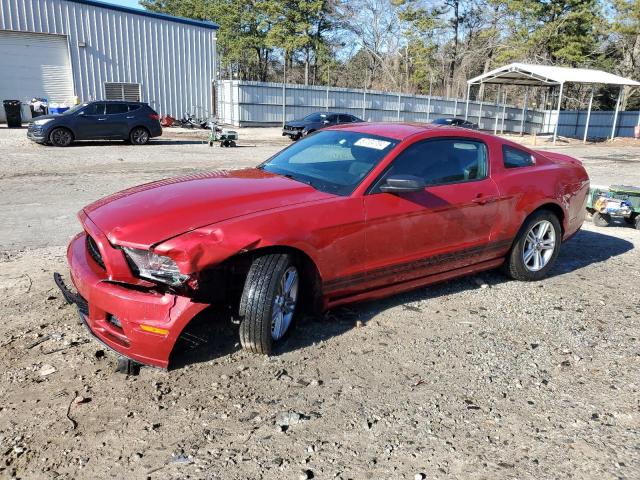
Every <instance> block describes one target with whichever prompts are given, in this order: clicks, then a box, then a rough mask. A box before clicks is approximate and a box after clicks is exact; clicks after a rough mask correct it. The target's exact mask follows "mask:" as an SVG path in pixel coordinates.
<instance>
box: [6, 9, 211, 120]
mask: <svg viewBox="0 0 640 480" xmlns="http://www.w3.org/2000/svg"><path fill="white" fill-rule="evenodd" d="M217 28H218V26H217V25H216V24H214V23H210V22H202V21H197V20H190V19H185V18H179V17H172V16H169V15H163V14H159V13H152V12H148V11H145V10H135V9H131V8H125V7H120V6H117V5H110V4H107V3H102V2H96V1H90V0H0V101H1V100H5V99H16V100H21V101H22V102H24V103H27V102H29V101H30V100H31V99H32V98H34V97H42V98H46V99H47V100H48V101H49V102H50V103H61V102H65V103H72V102H73V99H74V97H75V96H77V97H79V98H80V100H82V101H86V100H95V99H101V100H102V99H104V100H122V99H124V100H140V101H143V102H148V103H149V104H150V105H151V106H152V107H153V108H154V109H155V110H156V111H158V112H159V113H161V114H171V115H173V116H182V115H183V114H184V113H185V112H193V111H195V112H196V113H199V114H200V115H203V116H204V115H205V113H208V112H210V111H212V110H213V105H212V101H213V99H214V97H215V96H214V95H213V89H214V81H215V77H216V68H215V67H216V30H217ZM198 110H200V111H198ZM22 112H23V118H24V117H25V115H26V116H27V117H28V116H29V113H28V112H29V110H28V108H26V107H23V109H22ZM4 120H5V112H4V108H2V106H1V103H0V121H4Z"/></svg>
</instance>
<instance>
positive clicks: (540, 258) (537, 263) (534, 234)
mask: <svg viewBox="0 0 640 480" xmlns="http://www.w3.org/2000/svg"><path fill="white" fill-rule="evenodd" d="M555 249H556V231H555V229H554V228H553V225H552V224H551V222H549V221H548V220H542V221H540V222H538V223H536V224H535V225H534V226H533V227H531V229H530V230H529V231H528V232H527V235H526V236H525V239H524V248H523V249H522V260H523V262H524V266H525V267H526V268H527V270H529V271H531V272H537V271H539V270H542V269H543V268H544V267H545V266H546V265H547V264H548V263H549V260H551V258H552V257H553V252H554V251H555Z"/></svg>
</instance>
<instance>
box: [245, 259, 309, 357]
mask: <svg viewBox="0 0 640 480" xmlns="http://www.w3.org/2000/svg"><path fill="white" fill-rule="evenodd" d="M299 272H300V270H299V268H298V266H297V263H296V261H295V258H294V256H293V255H289V254H269V255H264V256H262V257H258V258H256V259H255V260H254V261H253V263H252V264H251V268H250V269H249V273H248V274H247V278H246V281H245V285H244V290H243V292H242V298H241V299H240V308H239V311H240V317H241V318H242V320H241V323H240V343H241V344H242V347H243V348H244V349H245V350H248V351H250V352H253V353H261V354H264V355H269V354H271V352H272V351H273V347H274V345H275V344H276V343H277V342H279V341H281V340H283V339H284V338H285V337H286V336H287V334H288V333H289V332H290V331H291V329H292V328H291V327H292V326H293V321H294V318H295V315H296V313H297V310H298V308H297V307H298V305H299V303H300V302H299V298H300V280H301V279H300V273H299Z"/></svg>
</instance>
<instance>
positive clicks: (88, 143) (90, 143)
mask: <svg viewBox="0 0 640 480" xmlns="http://www.w3.org/2000/svg"><path fill="white" fill-rule="evenodd" d="M203 143H207V141H206V140H196V139H191V140H171V139H164V140H155V139H151V140H149V143H147V145H142V146H140V147H139V148H144V147H145V146H149V145H193V144H200V145H201V144H203ZM113 145H123V146H129V147H130V146H136V147H138V146H137V145H131V143H128V142H125V141H124V140H80V141H77V142H73V143H72V144H71V145H69V146H68V147H66V148H81V147H107V146H113Z"/></svg>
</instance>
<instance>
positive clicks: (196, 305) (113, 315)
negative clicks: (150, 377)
mask: <svg viewBox="0 0 640 480" xmlns="http://www.w3.org/2000/svg"><path fill="white" fill-rule="evenodd" d="M81 219H82V223H83V225H84V227H85V232H83V233H80V234H78V235H77V236H76V237H74V239H73V240H72V241H71V243H70V244H69V247H68V250H67V260H68V262H69V268H70V275H71V280H72V282H73V285H74V286H75V288H76V290H77V293H76V292H73V291H72V290H71V289H70V288H69V287H67V286H66V285H65V284H64V282H63V281H62V278H61V277H60V275H59V274H56V275H55V281H56V284H57V285H58V287H59V288H60V290H61V291H62V294H63V296H64V297H65V299H66V300H67V301H68V302H69V303H73V304H75V305H76V306H77V307H78V312H79V314H80V317H81V319H82V322H83V323H84V324H85V326H86V327H87V328H88V329H89V331H90V332H91V334H92V335H93V336H95V337H96V338H97V339H98V340H99V341H100V342H101V343H103V344H104V345H106V346H107V347H109V348H110V349H112V350H115V351H116V352H117V353H119V354H120V355H122V356H124V357H127V358H129V359H131V360H134V361H136V362H139V363H141V364H145V365H152V366H156V367H161V368H167V367H168V364H169V357H170V354H171V351H172V350H173V347H174V345H175V343H176V340H177V339H178V337H179V335H180V333H181V332H182V330H183V329H184V327H185V326H186V325H187V324H188V323H189V321H191V319H192V318H193V317H194V316H195V315H197V314H198V313H200V312H201V311H203V310H204V309H205V308H207V307H208V306H209V304H208V303H202V302H198V301H196V300H194V298H192V295H186V294H185V293H186V292H187V289H188V288H189V287H188V286H186V285H182V282H181V284H180V285H171V283H174V282H172V278H173V277H171V275H172V274H173V273H175V272H174V271H173V269H172V267H171V265H170V264H169V263H166V262H165V263H162V261H160V263H159V262H157V261H155V260H156V259H154V258H150V259H149V260H150V262H149V263H147V264H143V262H142V260H141V259H140V258H137V259H136V260H137V262H138V263H135V262H134V263H135V265H138V269H139V270H136V268H135V267H133V266H132V265H131V259H130V258H129V257H128V255H127V254H126V253H125V250H124V249H122V248H118V247H114V246H112V245H111V244H110V243H109V241H108V240H107V238H106V236H104V234H102V232H100V231H99V230H98V229H97V227H95V225H93V224H92V222H91V220H90V219H89V218H88V217H84V218H81ZM154 261H155V263H154ZM140 267H142V268H140ZM156 267H157V268H156ZM163 267H168V268H165V269H164V270H162V268H163ZM144 268H147V270H144ZM150 268H156V270H155V271H161V272H162V271H164V273H166V275H167V276H166V277H163V280H165V281H166V285H164V286H163V285H162V284H161V283H160V282H159V281H156V282H152V281H150V280H149V279H147V278H145V275H147V274H148V273H149V269H150ZM178 275H182V274H178ZM147 276H148V275H147ZM178 278H179V279H180V280H181V281H184V282H185V283H186V282H187V281H188V280H189V278H185V277H183V276H179V277H178ZM170 282H171V283H170Z"/></svg>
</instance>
